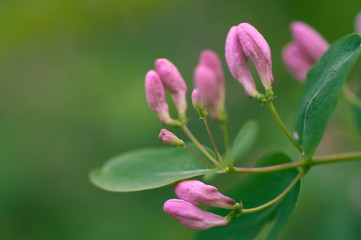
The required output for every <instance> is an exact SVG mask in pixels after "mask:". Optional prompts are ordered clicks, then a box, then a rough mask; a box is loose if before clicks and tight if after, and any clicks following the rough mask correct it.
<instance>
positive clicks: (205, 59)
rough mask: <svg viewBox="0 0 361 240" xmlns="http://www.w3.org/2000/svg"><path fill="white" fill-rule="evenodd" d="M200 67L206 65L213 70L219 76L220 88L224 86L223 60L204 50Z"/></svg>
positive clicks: (200, 59)
mask: <svg viewBox="0 0 361 240" xmlns="http://www.w3.org/2000/svg"><path fill="white" fill-rule="evenodd" d="M199 65H204V66H207V67H209V68H210V69H212V70H213V71H214V72H215V74H216V75H217V79H218V83H219V86H220V88H221V87H223V85H224V74H223V68H222V63H221V60H220V59H219V57H218V55H217V54H216V53H215V52H213V51H212V50H208V49H207V50H203V51H202V52H201V56H200V58H199Z"/></svg>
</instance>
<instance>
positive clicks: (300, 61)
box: [282, 42, 314, 82]
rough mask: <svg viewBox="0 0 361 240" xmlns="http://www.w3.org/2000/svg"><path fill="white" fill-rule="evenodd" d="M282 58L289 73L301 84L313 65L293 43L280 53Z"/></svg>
mask: <svg viewBox="0 0 361 240" xmlns="http://www.w3.org/2000/svg"><path fill="white" fill-rule="evenodd" d="M282 58H283V61H284V63H285V65H286V67H287V69H288V70H289V71H290V73H291V74H292V75H294V76H295V77H296V78H297V79H299V80H301V81H302V82H303V81H304V80H305V79H306V76H307V72H308V70H309V69H310V68H311V67H312V65H313V64H314V62H313V61H311V60H310V59H309V58H308V57H307V55H305V53H304V52H303V51H302V49H301V48H300V47H299V46H298V45H297V44H296V43H294V42H292V43H289V44H287V45H286V47H285V48H284V49H283V51H282Z"/></svg>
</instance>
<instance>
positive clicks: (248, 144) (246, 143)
mask: <svg viewBox="0 0 361 240" xmlns="http://www.w3.org/2000/svg"><path fill="white" fill-rule="evenodd" d="M257 133H258V125H257V122H255V121H248V122H247V123H245V124H244V125H243V126H242V128H241V130H240V131H239V132H238V134H237V136H236V138H235V139H234V142H233V145H232V147H231V149H230V153H229V155H227V156H226V159H227V161H231V160H232V159H234V161H237V160H241V159H242V158H243V157H245V156H246V154H247V153H248V152H249V150H250V149H251V148H252V146H253V145H254V143H255V142H256V137H257Z"/></svg>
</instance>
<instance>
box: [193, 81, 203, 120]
mask: <svg viewBox="0 0 361 240" xmlns="http://www.w3.org/2000/svg"><path fill="white" fill-rule="evenodd" d="M192 103H193V107H194V109H195V110H197V112H198V113H199V115H200V116H201V117H203V118H205V117H206V116H207V109H206V107H205V105H204V102H203V101H202V98H201V95H200V93H199V89H198V88H195V89H193V92H192Z"/></svg>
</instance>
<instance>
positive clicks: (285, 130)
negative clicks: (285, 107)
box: [266, 101, 302, 152]
mask: <svg viewBox="0 0 361 240" xmlns="http://www.w3.org/2000/svg"><path fill="white" fill-rule="evenodd" d="M266 104H267V106H268V108H269V110H270V111H271V113H272V115H273V117H274V118H275V119H276V121H277V123H278V125H280V127H281V129H282V131H283V132H284V133H285V134H286V136H287V138H288V139H289V140H290V141H291V142H292V143H293V145H295V147H296V148H297V149H298V150H299V151H300V152H302V147H301V146H300V145H299V144H298V143H297V142H296V141H295V139H293V137H292V136H291V134H290V133H289V132H288V130H287V128H286V126H285V125H284V124H283V122H282V120H281V118H280V117H279V115H278V113H277V111H276V109H275V107H274V105H273V103H272V101H267V103H266Z"/></svg>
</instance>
